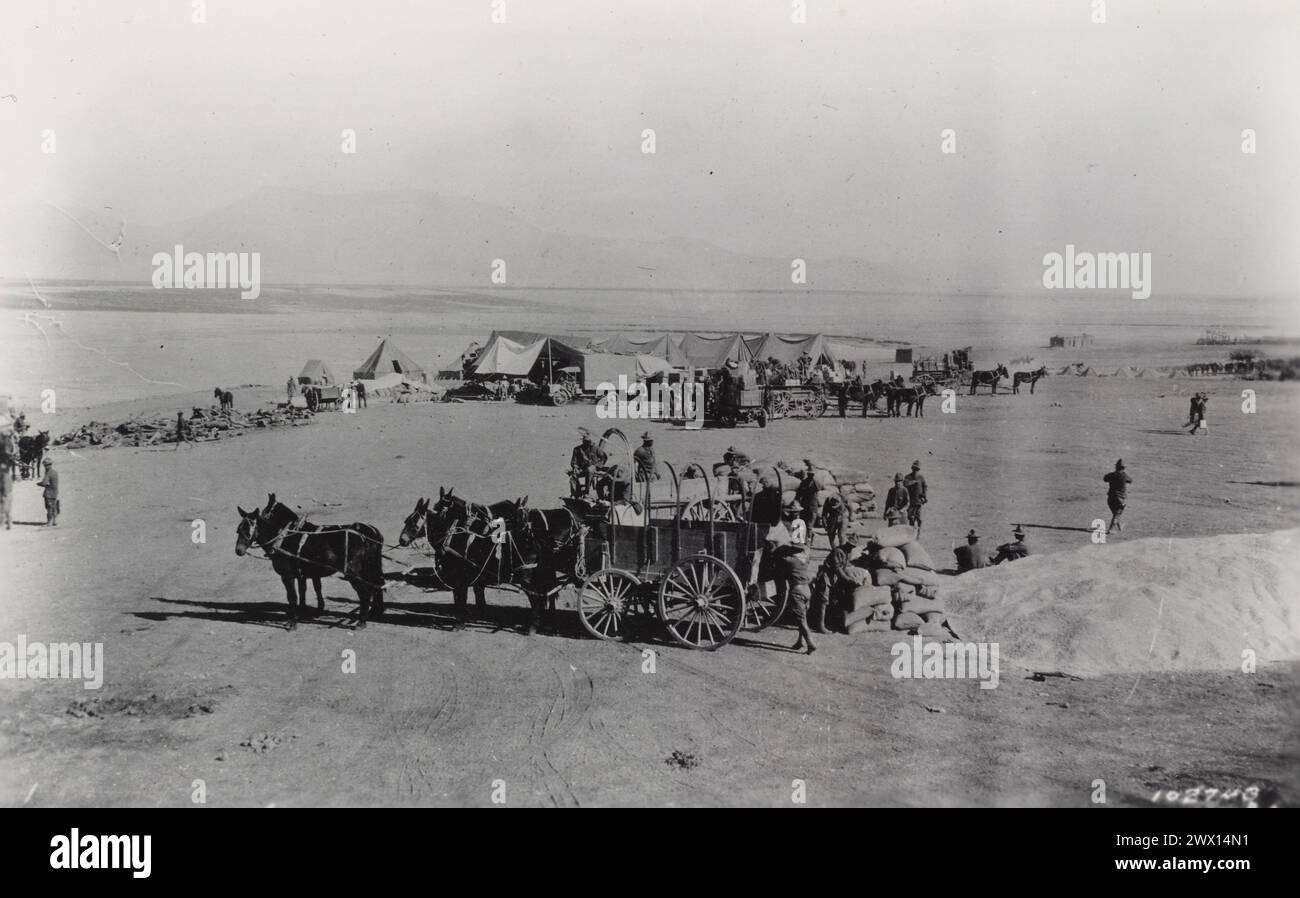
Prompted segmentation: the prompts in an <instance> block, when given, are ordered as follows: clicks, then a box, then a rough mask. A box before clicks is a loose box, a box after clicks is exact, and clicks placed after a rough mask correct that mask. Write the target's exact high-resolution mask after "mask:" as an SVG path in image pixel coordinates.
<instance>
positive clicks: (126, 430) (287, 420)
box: [54, 405, 312, 449]
mask: <svg viewBox="0 0 1300 898" xmlns="http://www.w3.org/2000/svg"><path fill="white" fill-rule="evenodd" d="M311 416H312V414H311V412H310V411H307V410H306V409H294V408H289V407H286V406H282V405H281V406H276V407H275V408H260V409H258V410H257V411H254V412H248V413H244V412H237V411H226V412H223V411H221V410H220V409H218V408H217V407H216V406H212V407H211V408H207V409H202V408H195V409H194V410H193V411H192V412H191V414H190V416H189V417H188V418H186V419H185V436H186V438H187V439H189V440H191V441H193V442H196V443H201V442H207V441H210V440H222V439H229V438H230V437H237V436H242V435H243V434H245V433H248V432H249V431H251V430H254V429H256V428H259V427H283V426H285V425H291V426H295V425H298V424H306V423H308V422H309V421H310V420H311ZM175 442H176V419H175V418H168V417H166V416H160V415H149V416H146V415H133V416H132V417H130V418H128V419H127V420H126V421H123V422H121V423H120V424H110V423H108V422H105V421H91V422H89V423H88V424H83V425H81V426H80V427H78V428H77V429H76V430H72V431H69V432H68V433H65V434H62V435H61V436H59V437H58V438H57V439H55V440H54V445H55V446H61V447H63V448H65V449H85V448H90V447H94V448H100V449H106V448H109V447H113V446H133V447H148V446H155V445H159V444H164V443H175Z"/></svg>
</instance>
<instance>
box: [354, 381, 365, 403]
mask: <svg viewBox="0 0 1300 898" xmlns="http://www.w3.org/2000/svg"><path fill="white" fill-rule="evenodd" d="M356 387H357V408H365V407H366V385H365V384H364V383H362V382H361V381H357V383H356Z"/></svg>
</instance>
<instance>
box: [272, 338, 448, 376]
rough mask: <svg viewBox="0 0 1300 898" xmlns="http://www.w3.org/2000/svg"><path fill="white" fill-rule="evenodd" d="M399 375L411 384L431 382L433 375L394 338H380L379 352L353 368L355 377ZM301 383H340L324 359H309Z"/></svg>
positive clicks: (376, 348)
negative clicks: (398, 344)
mask: <svg viewBox="0 0 1300 898" xmlns="http://www.w3.org/2000/svg"><path fill="white" fill-rule="evenodd" d="M388 375H397V376H399V377H400V378H401V379H402V380H405V381H409V382H411V383H428V382H429V374H428V372H427V371H425V370H424V368H423V367H422V366H420V365H419V364H418V363H417V362H415V360H414V359H412V358H411V357H410V356H409V355H407V354H406V353H405V352H403V351H402V350H401V349H400V348H398V346H397V345H396V344H395V343H393V341H392V340H391V339H388V338H387V337H385V338H384V339H383V340H380V341H379V345H378V346H376V347H375V351H374V352H372V353H370V355H369V356H367V357H366V360H365V361H364V362H362V363H361V365H360V367H357V368H354V369H353V370H352V378H353V379H354V380H380V379H382V378H384V377H386V376H388ZM298 383H300V384H340V383H342V381H340V380H339V379H338V378H337V377H336V376H335V375H334V371H333V370H332V369H331V368H330V366H329V365H327V364H325V362H323V361H321V360H320V359H308V360H307V364H306V365H304V366H303V368H302V371H301V372H299V374H298Z"/></svg>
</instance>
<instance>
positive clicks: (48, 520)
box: [36, 458, 59, 527]
mask: <svg viewBox="0 0 1300 898" xmlns="http://www.w3.org/2000/svg"><path fill="white" fill-rule="evenodd" d="M44 464H45V476H43V477H42V478H41V479H40V481H39V482H38V483H37V484H36V485H37V486H39V487H40V488H41V495H42V496H44V498H45V526H47V527H57V526H58V524H59V472H58V471H56V470H54V459H52V458H47V459H45V462H44Z"/></svg>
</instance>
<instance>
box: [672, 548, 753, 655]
mask: <svg viewBox="0 0 1300 898" xmlns="http://www.w3.org/2000/svg"><path fill="white" fill-rule="evenodd" d="M659 619H660V620H661V621H663V623H664V626H665V627H667V628H668V635H669V636H671V637H672V638H673V641H675V642H677V643H679V644H680V645H684V646H686V647H687V648H688V649H703V650H705V651H713V650H714V649H717V648H720V647H722V646H724V645H726V644H727V643H728V642H731V640H732V639H733V638H735V635H736V634H737V633H739V632H740V628H741V626H743V625H744V623H745V591H744V588H743V587H742V586H741V585H740V578H739V577H737V576H736V572H735V571H733V570H732V569H731V568H730V567H728V566H727V565H726V564H725V563H723V562H722V561H719V560H718V559H716V558H714V557H713V556H712V555H692V556H690V557H689V558H683V559H682V560H681V561H679V562H677V563H676V564H675V565H673V566H672V568H670V569H669V571H668V573H667V574H665V575H664V579H663V582H662V583H661V584H660V585H659Z"/></svg>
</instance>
